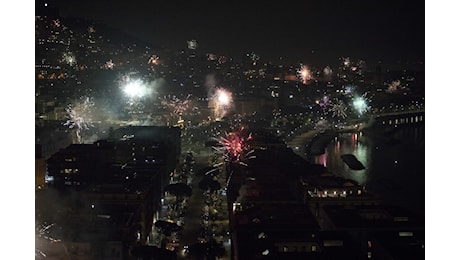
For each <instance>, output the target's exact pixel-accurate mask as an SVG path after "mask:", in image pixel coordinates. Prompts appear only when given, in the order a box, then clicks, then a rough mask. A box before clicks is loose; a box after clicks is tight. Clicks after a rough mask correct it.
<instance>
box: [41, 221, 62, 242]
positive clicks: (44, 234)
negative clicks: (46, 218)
mask: <svg viewBox="0 0 460 260" xmlns="http://www.w3.org/2000/svg"><path fill="white" fill-rule="evenodd" d="M54 225H55V223H53V224H50V225H41V226H40V227H37V228H36V231H37V233H36V234H37V236H38V237H40V238H44V239H46V240H49V241H51V242H53V243H54V242H59V241H61V240H59V239H55V238H53V237H51V236H50V235H49V233H50V229H51V228H52V227H53V226H54Z"/></svg>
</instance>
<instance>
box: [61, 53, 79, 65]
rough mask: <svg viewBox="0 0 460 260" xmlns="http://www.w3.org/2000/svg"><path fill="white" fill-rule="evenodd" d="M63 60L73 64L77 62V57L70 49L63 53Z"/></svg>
mask: <svg viewBox="0 0 460 260" xmlns="http://www.w3.org/2000/svg"><path fill="white" fill-rule="evenodd" d="M61 62H62V63H65V64H67V65H70V66H73V65H75V64H77V58H76V57H75V55H74V54H73V53H72V52H70V51H68V52H64V53H63V54H62V57H61Z"/></svg>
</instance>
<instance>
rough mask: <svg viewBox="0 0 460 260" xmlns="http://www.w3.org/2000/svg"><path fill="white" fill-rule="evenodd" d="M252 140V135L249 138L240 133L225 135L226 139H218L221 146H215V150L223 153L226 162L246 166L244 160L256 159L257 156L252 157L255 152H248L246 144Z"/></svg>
mask: <svg viewBox="0 0 460 260" xmlns="http://www.w3.org/2000/svg"><path fill="white" fill-rule="evenodd" d="M251 139H252V134H251V133H250V134H249V135H248V137H243V136H242V134H241V133H240V132H231V133H225V137H222V136H221V137H219V138H218V139H217V142H218V144H219V145H218V146H213V149H215V150H216V151H218V152H220V153H222V155H223V156H224V160H225V161H226V162H236V163H239V164H242V165H246V163H245V162H244V160H246V159H252V158H255V156H250V155H251V154H252V153H253V152H254V150H251V151H248V152H246V150H247V147H246V142H247V141H249V140H251Z"/></svg>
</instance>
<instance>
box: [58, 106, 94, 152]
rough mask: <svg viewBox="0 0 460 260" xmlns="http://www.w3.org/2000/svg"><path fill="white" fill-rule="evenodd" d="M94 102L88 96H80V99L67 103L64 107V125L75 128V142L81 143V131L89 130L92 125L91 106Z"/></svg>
mask: <svg viewBox="0 0 460 260" xmlns="http://www.w3.org/2000/svg"><path fill="white" fill-rule="evenodd" d="M93 107H94V102H93V101H92V100H91V99H90V98H89V97H81V98H80V101H79V102H77V103H75V104H74V105H73V104H69V105H68V106H67V107H66V109H65V110H66V113H67V121H66V122H65V123H64V126H67V127H69V129H74V130H75V135H76V137H77V142H78V143H80V144H81V143H82V136H81V134H82V131H84V130H89V128H90V127H92V126H93V122H92V116H91V114H92V108H93Z"/></svg>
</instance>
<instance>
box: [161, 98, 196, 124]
mask: <svg viewBox="0 0 460 260" xmlns="http://www.w3.org/2000/svg"><path fill="white" fill-rule="evenodd" d="M161 104H162V105H163V106H164V107H165V108H166V109H168V111H169V112H170V117H171V118H176V119H177V120H180V119H181V117H182V116H183V115H185V114H188V113H189V112H191V111H195V110H198V108H197V107H196V106H194V105H193V102H192V100H191V99H190V95H188V96H187V97H186V98H185V99H183V100H182V99H180V98H178V97H176V96H175V95H172V96H171V95H168V96H165V97H163V99H162V100H161Z"/></svg>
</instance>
